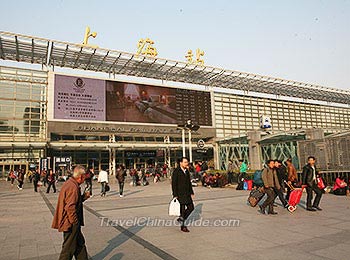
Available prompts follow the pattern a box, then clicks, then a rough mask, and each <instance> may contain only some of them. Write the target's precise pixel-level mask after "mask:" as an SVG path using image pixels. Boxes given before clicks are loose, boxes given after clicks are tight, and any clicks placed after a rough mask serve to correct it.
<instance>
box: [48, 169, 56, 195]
mask: <svg viewBox="0 0 350 260" xmlns="http://www.w3.org/2000/svg"><path fill="white" fill-rule="evenodd" d="M46 182H47V184H48V186H47V190H46V193H49V192H50V188H51V186H52V188H53V193H56V175H55V174H54V173H53V171H52V169H49V173H48V174H47V176H46Z"/></svg>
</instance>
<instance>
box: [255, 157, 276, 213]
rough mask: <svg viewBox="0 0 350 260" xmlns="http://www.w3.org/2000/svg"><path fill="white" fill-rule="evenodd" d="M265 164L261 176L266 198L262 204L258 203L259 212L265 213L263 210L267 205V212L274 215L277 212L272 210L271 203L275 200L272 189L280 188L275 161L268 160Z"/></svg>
mask: <svg viewBox="0 0 350 260" xmlns="http://www.w3.org/2000/svg"><path fill="white" fill-rule="evenodd" d="M266 164H267V168H265V169H264V170H263V172H262V175H261V177H262V180H263V182H264V187H265V193H266V194H267V199H266V200H265V201H264V203H263V204H262V205H259V207H260V213H261V214H266V212H265V210H266V208H267V207H269V209H268V214H272V215H275V214H277V212H275V211H274V210H273V203H274V201H275V192H274V190H273V189H274V188H276V189H277V190H279V189H281V186H280V184H279V182H278V177H277V174H276V170H275V161H274V160H268V161H267V163H266Z"/></svg>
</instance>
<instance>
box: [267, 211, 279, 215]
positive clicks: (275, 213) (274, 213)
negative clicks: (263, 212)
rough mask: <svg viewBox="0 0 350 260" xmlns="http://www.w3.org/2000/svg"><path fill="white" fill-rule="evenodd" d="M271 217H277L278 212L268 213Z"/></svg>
mask: <svg viewBox="0 0 350 260" xmlns="http://www.w3.org/2000/svg"><path fill="white" fill-rule="evenodd" d="M268 214H269V215H277V214H278V213H277V212H276V211H272V212H269V213H268Z"/></svg>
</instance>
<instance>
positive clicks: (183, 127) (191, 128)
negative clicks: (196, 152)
mask: <svg viewBox="0 0 350 260" xmlns="http://www.w3.org/2000/svg"><path fill="white" fill-rule="evenodd" d="M178 127H179V128H181V130H182V156H183V157H185V156H186V143H185V142H186V141H185V130H188V152H189V157H190V158H189V159H190V162H192V131H197V130H198V129H199V128H200V126H199V125H196V124H194V123H193V122H192V120H191V119H188V120H187V121H186V124H184V125H178Z"/></svg>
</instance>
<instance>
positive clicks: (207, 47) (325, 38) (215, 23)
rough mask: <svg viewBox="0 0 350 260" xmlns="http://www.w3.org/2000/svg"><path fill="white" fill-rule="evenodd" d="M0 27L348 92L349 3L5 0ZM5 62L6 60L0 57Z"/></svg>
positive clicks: (300, 0)
mask: <svg viewBox="0 0 350 260" xmlns="http://www.w3.org/2000/svg"><path fill="white" fill-rule="evenodd" d="M1 6H2V11H1V16H0V25H1V26H0V30H1V31H9V32H14V33H20V34H26V35H32V36H36V37H43V38H49V39H54V40H60V41H66V42H72V43H82V41H83V36H84V32H85V27H86V26H90V27H91V30H92V31H96V32H97V34H98V35H97V37H96V38H95V39H91V40H89V43H90V44H94V45H98V46H100V47H103V48H107V49H113V50H119V51H126V52H132V53H134V52H136V50H137V43H138V41H139V39H141V38H150V39H152V40H153V41H154V42H155V43H154V47H156V49H157V51H158V57H160V58H165V59H171V60H180V61H185V55H186V53H187V51H188V50H190V49H192V50H193V51H195V50H196V49H197V48H199V49H201V50H203V51H204V52H205V55H204V61H205V64H206V65H208V66H215V67H219V68H224V69H230V70H237V71H242V72H248V73H254V74H259V75H265V76H272V77H278V78H283V79H289V80H295V81H300V82H304V83H310V84H316V85H321V86H326V87H333V88H341V89H346V90H350V30H349V27H350V0H328V1H326V0H307V1H305V0H293V1H287V0H276V1H273V0H256V1H252V0H245V1H243V0H241V1H235V0H215V1H213V0H209V1H207V0H199V1H190V0H187V1H183V0H176V1H174V0H172V1H168V0H163V1H161V0H147V1H139V0H132V1H131V0H129V1H125V0H122V1H120V0H116V1H107V0H99V1H92V0H91V1H89V0H85V1H80V0H79V1H78V0H76V1H74V0H71V1H68V0H60V1H58V0H57V1H56V0H51V1H47V0H45V1H42V0H37V1H34V0H33V1H28V0H27V1H24V0H23V1H16V0H12V1H4V2H3V3H2V5H1ZM0 64H1V61H0Z"/></svg>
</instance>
